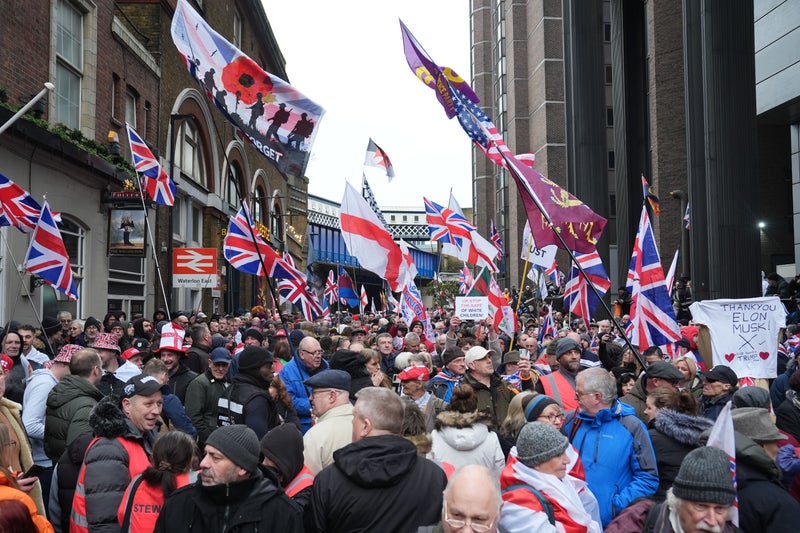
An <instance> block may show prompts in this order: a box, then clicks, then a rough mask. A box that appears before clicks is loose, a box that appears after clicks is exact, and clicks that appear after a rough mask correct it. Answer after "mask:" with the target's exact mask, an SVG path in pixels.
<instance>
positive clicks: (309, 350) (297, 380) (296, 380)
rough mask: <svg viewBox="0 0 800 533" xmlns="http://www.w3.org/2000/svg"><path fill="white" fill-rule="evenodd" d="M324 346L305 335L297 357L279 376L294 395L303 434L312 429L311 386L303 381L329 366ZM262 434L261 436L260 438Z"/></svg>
mask: <svg viewBox="0 0 800 533" xmlns="http://www.w3.org/2000/svg"><path fill="white" fill-rule="evenodd" d="M322 353H323V352H322V347H321V346H320V345H319V341H318V340H317V339H315V338H314V337H303V339H302V340H301V341H300V342H299V343H298V345H297V357H294V358H292V360H291V361H289V362H288V363H286V366H284V367H283V369H281V371H280V373H279V376H280V377H281V379H282V380H283V382H284V383H285V384H286V390H287V392H288V393H289V396H291V397H292V402H293V403H294V410H295V411H296V412H297V416H298V418H300V425H301V426H302V427H301V429H302V431H303V434H304V435H305V433H306V431H308V430H309V429H311V425H312V423H311V402H310V401H309V397H310V396H311V388H310V387H307V386H306V385H305V384H304V383H303V382H304V381H305V380H307V379H308V378H310V377H311V376H313V375H315V374H316V373H317V372H321V371H323V370H326V369H327V368H328V362H327V361H326V360H325V359H324V358H323V357H322ZM260 437H261V436H259V438H260Z"/></svg>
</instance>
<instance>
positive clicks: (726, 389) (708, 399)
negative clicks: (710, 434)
mask: <svg viewBox="0 0 800 533" xmlns="http://www.w3.org/2000/svg"><path fill="white" fill-rule="evenodd" d="M738 388H739V378H738V376H737V375H736V372H734V371H733V370H731V368H730V367H727V366H725V365H716V366H715V367H714V368H712V369H711V370H709V371H708V372H706V373H705V375H704V376H703V395H702V396H700V414H701V415H703V416H704V417H706V418H708V419H709V420H712V421H714V420H716V419H717V417H718V416H719V414H720V413H721V412H722V409H723V408H724V407H725V404H726V403H728V401H729V400H732V399H733V394H734V393H735V392H736V389H738Z"/></svg>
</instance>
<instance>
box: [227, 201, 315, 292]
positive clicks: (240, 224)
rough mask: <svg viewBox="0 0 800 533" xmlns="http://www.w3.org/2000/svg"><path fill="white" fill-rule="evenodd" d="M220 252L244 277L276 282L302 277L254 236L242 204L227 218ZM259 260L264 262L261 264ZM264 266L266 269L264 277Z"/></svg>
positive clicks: (255, 232) (270, 247)
mask: <svg viewBox="0 0 800 533" xmlns="http://www.w3.org/2000/svg"><path fill="white" fill-rule="evenodd" d="M222 251H223V253H224V254H225V259H227V261H228V262H229V263H230V264H231V266H232V267H233V268H235V269H236V270H239V271H241V272H244V273H245V274H252V275H254V276H269V277H271V278H280V279H291V278H298V277H303V274H302V273H301V272H299V271H298V270H297V269H296V268H295V267H293V266H292V265H290V264H288V263H287V262H286V261H285V260H284V259H283V258H282V257H281V256H280V254H278V252H276V251H275V249H274V248H272V246H270V245H269V244H267V242H266V241H265V240H264V239H263V238H262V237H261V235H259V234H258V231H257V230H256V228H255V226H254V225H253V223H252V222H251V218H250V210H249V209H248V208H247V205H246V204H244V205H243V207H241V208H239V211H238V212H237V213H236V216H234V217H231V219H230V222H229V223H228V233H227V235H225V240H224V241H223V244H222ZM259 253H260V257H259ZM261 259H263V260H264V262H263V264H262V262H261ZM264 265H266V267H267V271H266V273H265V272H264Z"/></svg>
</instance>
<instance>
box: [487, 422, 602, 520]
mask: <svg viewBox="0 0 800 533" xmlns="http://www.w3.org/2000/svg"><path fill="white" fill-rule="evenodd" d="M569 447H570V445H569V440H568V439H567V437H565V436H564V435H562V434H561V432H560V431H558V429H557V428H556V427H555V426H554V425H553V424H550V423H548V422H528V423H527V424H525V426H523V428H522V431H520V434H519V438H518V439H517V445H516V446H515V447H514V448H512V449H511V454H510V457H509V462H508V465H506V467H505V469H504V470H503V473H502V475H501V476H500V486H501V487H502V489H503V509H502V511H501V514H500V525H501V526H502V527H504V528H505V529H506V530H508V531H509V532H511V533H514V532H520V533H522V532H527V531H544V532H551V531H552V532H555V531H570V532H575V533H600V532H601V531H602V530H603V528H602V527H601V526H600V512H599V508H598V504H597V500H596V499H595V497H594V494H592V491H591V490H590V489H589V488H588V486H587V484H586V482H585V481H583V480H581V479H578V478H576V477H574V476H571V475H569V473H568V472H569V470H568V466H569V463H570V457H569V454H568V453H567V450H568V449H569ZM473 529H474V526H473Z"/></svg>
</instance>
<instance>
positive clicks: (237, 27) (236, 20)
mask: <svg viewBox="0 0 800 533" xmlns="http://www.w3.org/2000/svg"><path fill="white" fill-rule="evenodd" d="M233 44H235V45H236V48H239V49H241V48H242V17H241V16H239V12H238V11H236V10H235V9H234V10H233Z"/></svg>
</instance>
